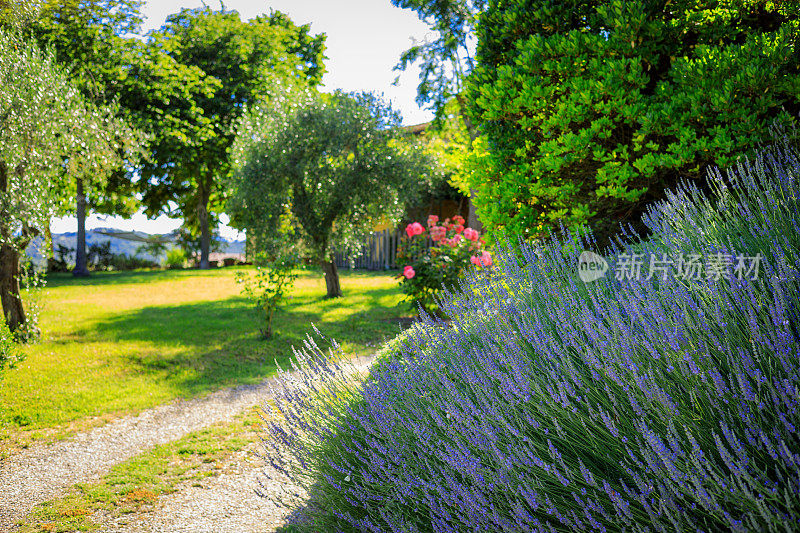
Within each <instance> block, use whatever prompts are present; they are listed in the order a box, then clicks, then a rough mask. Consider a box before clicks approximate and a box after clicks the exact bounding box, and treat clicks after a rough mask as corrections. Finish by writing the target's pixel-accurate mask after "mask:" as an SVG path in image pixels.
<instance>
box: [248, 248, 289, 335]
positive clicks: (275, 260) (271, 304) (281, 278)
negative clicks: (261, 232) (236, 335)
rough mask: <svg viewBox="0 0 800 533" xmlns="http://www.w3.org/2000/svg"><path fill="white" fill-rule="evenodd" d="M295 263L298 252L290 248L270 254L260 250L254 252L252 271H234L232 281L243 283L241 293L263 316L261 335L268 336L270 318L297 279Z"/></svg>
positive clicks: (270, 327)
mask: <svg viewBox="0 0 800 533" xmlns="http://www.w3.org/2000/svg"><path fill="white" fill-rule="evenodd" d="M299 264H300V258H299V256H297V255H296V254H294V253H292V252H291V251H286V252H283V253H279V254H277V255H275V256H272V257H270V256H268V255H266V254H264V253H260V254H258V255H257V256H256V265H257V266H256V269H255V272H253V273H252V274H250V273H248V274H245V273H244V272H237V273H236V283H241V284H243V285H244V287H243V288H242V293H243V294H244V295H246V296H247V297H248V298H250V299H251V300H252V301H253V303H254V304H255V306H256V309H257V310H258V311H259V313H260V314H261V316H262V317H263V319H264V326H265V327H264V328H263V329H262V330H261V334H262V335H263V337H264V338H265V339H269V338H271V337H272V319H273V317H274V316H275V311H277V310H278V308H279V307H280V306H281V304H283V302H284V301H285V299H286V293H287V292H288V291H290V290H291V289H292V286H293V285H294V282H295V280H296V279H297V272H296V269H297V267H298V265H299Z"/></svg>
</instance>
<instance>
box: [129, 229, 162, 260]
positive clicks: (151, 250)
mask: <svg viewBox="0 0 800 533" xmlns="http://www.w3.org/2000/svg"><path fill="white" fill-rule="evenodd" d="M159 237H161V235H154V236H153V239H152V240H150V241H149V242H146V243H144V244H142V245H141V246H139V247H138V248H137V249H136V254H137V255H138V254H141V253H145V254H149V255H151V256H153V258H154V260H155V262H156V263H159V262H160V261H161V259H160V258H161V256H162V255H165V254H166V253H167V243H166V242H162V241H160V240H158V239H159Z"/></svg>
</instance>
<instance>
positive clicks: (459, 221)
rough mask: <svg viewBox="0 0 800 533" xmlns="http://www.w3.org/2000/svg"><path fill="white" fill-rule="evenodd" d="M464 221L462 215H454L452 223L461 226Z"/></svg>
mask: <svg viewBox="0 0 800 533" xmlns="http://www.w3.org/2000/svg"><path fill="white" fill-rule="evenodd" d="M464 222H465V221H464V217H462V216H461V215H456V216H454V217H453V223H455V224H457V225H459V226H463V225H464Z"/></svg>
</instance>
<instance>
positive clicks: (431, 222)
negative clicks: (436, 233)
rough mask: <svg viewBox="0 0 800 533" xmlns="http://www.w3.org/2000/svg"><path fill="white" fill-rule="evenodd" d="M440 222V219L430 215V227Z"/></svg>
mask: <svg viewBox="0 0 800 533" xmlns="http://www.w3.org/2000/svg"><path fill="white" fill-rule="evenodd" d="M437 222H439V217H437V216H436V215H429V216H428V227H429V228H430V227H431V226H435V225H436V223H437Z"/></svg>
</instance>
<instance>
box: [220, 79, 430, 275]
mask: <svg viewBox="0 0 800 533" xmlns="http://www.w3.org/2000/svg"><path fill="white" fill-rule="evenodd" d="M232 154H233V155H232V158H233V161H234V165H235V172H234V174H233V176H232V178H231V180H230V181H229V184H228V203H227V210H226V211H227V213H228V214H229V215H230V217H231V224H232V225H233V226H234V227H238V228H241V229H247V230H248V235H254V236H269V235H272V234H276V233H277V232H279V231H280V228H281V227H282V226H283V225H284V223H285V220H286V215H287V213H288V214H289V216H290V220H291V224H292V226H293V227H294V229H295V231H296V232H297V237H298V240H302V241H303V243H304V244H305V245H306V246H307V247H308V249H309V250H310V253H311V255H312V257H313V259H314V260H315V261H316V262H318V263H325V262H327V261H328V260H329V258H330V256H331V253H332V252H333V250H334V249H338V250H342V251H346V250H349V249H352V248H354V247H355V246H356V245H357V244H358V243H359V239H360V237H361V236H363V235H364V234H366V233H369V232H370V231H372V228H373V227H374V226H375V225H376V224H377V223H379V222H393V221H397V220H398V218H399V216H400V215H401V214H402V212H403V208H404V207H405V205H406V202H408V201H410V200H413V199H414V197H415V196H416V194H417V191H418V190H419V187H420V184H422V183H425V182H426V180H427V175H428V174H429V169H430V168H431V166H432V165H431V163H430V161H429V159H428V157H426V155H425V154H424V153H422V152H421V151H419V150H416V149H415V146H413V145H412V144H410V143H409V142H408V141H407V140H406V139H404V138H403V133H402V130H401V129H400V118H399V116H398V115H397V114H396V113H395V112H393V111H392V110H391V109H390V108H389V107H387V106H386V105H385V104H384V103H383V102H382V101H380V100H379V99H378V98H376V97H374V96H372V95H370V94H345V93H342V92H336V93H334V94H333V95H329V96H319V95H315V94H313V93H312V92H311V91H308V90H305V91H304V90H295V91H290V90H286V91H283V92H282V94H280V95H278V96H276V97H275V98H273V99H272V100H270V101H267V102H261V103H259V104H257V105H255V106H253V107H252V108H251V110H250V111H249V113H248V115H247V116H246V117H245V119H244V120H243V121H241V123H240V124H239V127H238V137H237V141H236V143H235V144H234V147H233V151H232Z"/></svg>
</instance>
